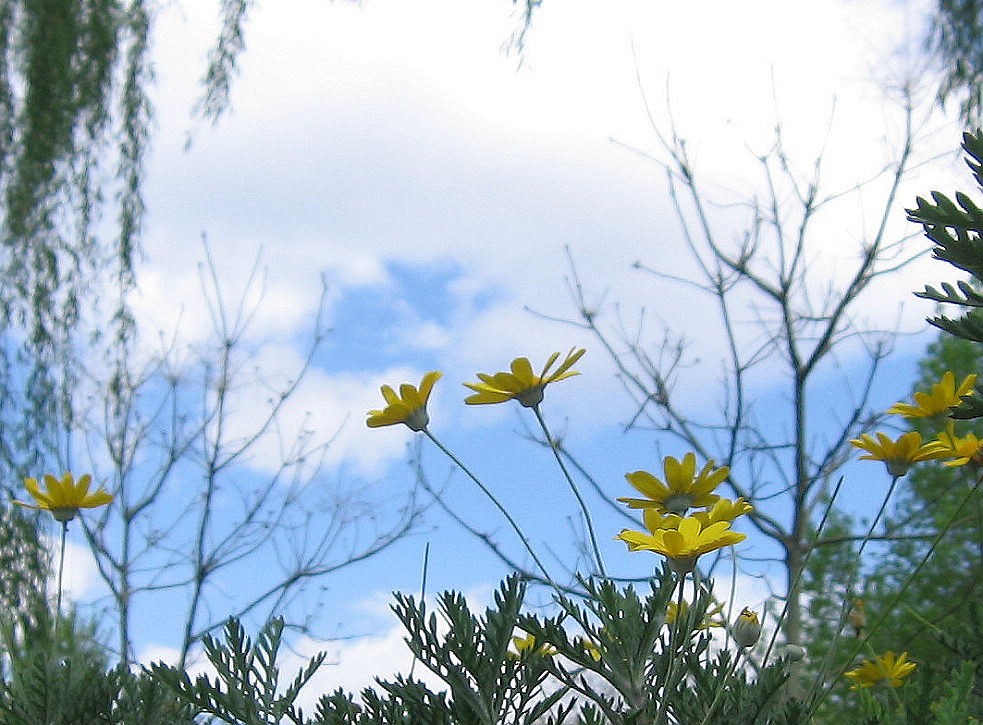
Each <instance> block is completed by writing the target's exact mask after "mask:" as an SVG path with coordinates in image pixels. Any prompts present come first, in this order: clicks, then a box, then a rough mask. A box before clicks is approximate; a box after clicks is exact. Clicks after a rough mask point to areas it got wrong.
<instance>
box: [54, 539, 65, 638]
mask: <svg viewBox="0 0 983 725" xmlns="http://www.w3.org/2000/svg"><path fill="white" fill-rule="evenodd" d="M67 534H68V522H67V521H62V522H61V552H60V554H59V556H58V599H57V603H56V604H55V616H54V624H53V630H54V631H55V632H57V630H58V619H59V618H60V617H61V590H62V578H63V576H64V574H65V538H66V536H67Z"/></svg>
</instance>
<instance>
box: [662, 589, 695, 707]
mask: <svg viewBox="0 0 983 725" xmlns="http://www.w3.org/2000/svg"><path fill="white" fill-rule="evenodd" d="M676 586H677V587H678V588H679V591H678V592H677V593H676V619H675V620H674V621H673V623H672V634H671V635H670V639H669V665H668V666H667V667H666V681H665V682H664V683H663V685H662V699H661V700H660V701H659V711H658V712H657V713H656V714H655V720H653V721H652V723H653V725H659V723H661V722H662V718H663V717H665V715H666V708H668V707H669V697H670V691H669V690H670V687H671V686H672V677H673V675H674V674H675V673H674V671H673V670H675V669H676V668H675V664H676V656H677V655H678V654H679V653H680V652H682V647H677V645H678V643H679V637H680V634H681V632H682V628H683V627H682V620H683V589H684V588H685V586H686V575H685V574H679V575H678V578H677V580H676ZM693 604H694V605H695V604H696V600H695V599H694V600H693Z"/></svg>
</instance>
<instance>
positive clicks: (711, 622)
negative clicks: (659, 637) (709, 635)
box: [666, 600, 724, 629]
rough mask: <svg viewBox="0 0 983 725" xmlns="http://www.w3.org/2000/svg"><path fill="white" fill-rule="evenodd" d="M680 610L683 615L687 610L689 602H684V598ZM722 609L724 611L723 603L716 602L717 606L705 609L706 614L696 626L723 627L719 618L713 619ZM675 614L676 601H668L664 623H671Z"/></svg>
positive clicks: (699, 627)
mask: <svg viewBox="0 0 983 725" xmlns="http://www.w3.org/2000/svg"><path fill="white" fill-rule="evenodd" d="M682 611H683V616H684V617H685V616H686V613H687V612H688V611H689V603H688V602H686V600H683V606H682ZM722 611H724V605H723V604H718V605H717V606H715V607H713V608H711V609H708V610H707V611H706V614H704V615H703V621H702V622H701V623H700V624H698V625H696V628H697V629H708V628H710V627H723V626H724V623H723V622H721V621H720V620H719V619H713V617H716V616H717V615H718V614H720V613H721V612H722ZM677 614H678V607H677V606H676V603H675V602H669V606H668V607H666V624H672V623H673V622H675V621H676V615H677Z"/></svg>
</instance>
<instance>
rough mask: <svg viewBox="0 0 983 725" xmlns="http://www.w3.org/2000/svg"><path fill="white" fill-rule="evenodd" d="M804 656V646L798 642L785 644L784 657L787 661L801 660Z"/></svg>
mask: <svg viewBox="0 0 983 725" xmlns="http://www.w3.org/2000/svg"><path fill="white" fill-rule="evenodd" d="M805 656H806V648H805V647H803V646H802V645H798V644H787V645H785V659H787V660H788V661H789V662H801V661H802V659H803V658H804V657H805Z"/></svg>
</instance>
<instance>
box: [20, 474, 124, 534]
mask: <svg viewBox="0 0 983 725" xmlns="http://www.w3.org/2000/svg"><path fill="white" fill-rule="evenodd" d="M90 483H92V476H90V475H89V474H85V475H84V476H82V477H81V478H79V480H78V481H76V480H75V478H74V476H72V474H71V473H66V474H65V475H64V476H62V477H61V480H59V479H57V478H55V477H54V476H52V475H51V474H45V476H44V484H45V487H46V489H47V490H42V489H41V487H40V486H39V485H38V480H37V479H36V478H25V479H24V486H25V487H26V488H27V491H28V493H30V494H31V496H32V497H33V498H34V500H35V501H36V502H37V505H34V504H29V503H24V502H22V501H14V503H15V504H17V505H18V506H24V507H25V508H29V509H39V510H45V511H50V512H51V515H52V516H54V517H55V519H56V520H57V521H61V522H62V523H68V522H69V521H71V520H72V519H74V518H75V515H76V514H77V513H78V510H79V509H92V508H97V507H99V506H105V505H106V504H108V503H110V502H112V500H113V496H112V494H110V493H109V492H108V491H106V490H105V489H104V488H103V487H102V486H100V487H99V488H98V490H96V491H94V492H93V493H89V484H90Z"/></svg>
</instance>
